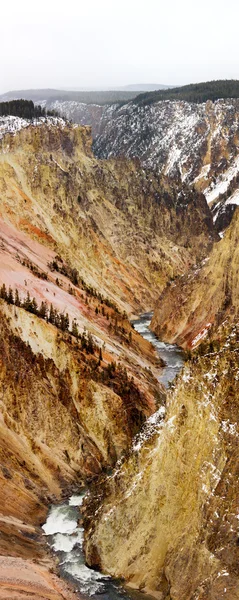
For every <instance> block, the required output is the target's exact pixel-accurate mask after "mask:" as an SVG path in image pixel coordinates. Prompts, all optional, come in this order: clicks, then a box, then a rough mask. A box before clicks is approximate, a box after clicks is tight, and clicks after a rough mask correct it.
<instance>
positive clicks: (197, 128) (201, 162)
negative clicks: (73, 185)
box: [94, 100, 239, 214]
mask: <svg viewBox="0 0 239 600" xmlns="http://www.w3.org/2000/svg"><path fill="white" fill-rule="evenodd" d="M238 129H239V100H218V101H216V102H214V103H213V102H210V101H208V102H206V103H203V104H190V103H188V102H183V101H176V100H175V101H160V102H156V103H154V104H150V105H146V106H144V105H140V104H137V103H134V102H133V101H132V102H130V103H128V104H125V105H124V106H121V107H119V106H109V107H107V108H106V109H105V111H104V114H103V115H102V118H101V124H100V127H99V134H98V135H97V136H96V139H95V142H94V151H95V154H96V155H97V156H98V157H100V158H108V157H111V156H117V155H122V154H123V155H126V156H127V157H138V158H140V160H141V162H142V163H143V165H144V166H145V167H146V168H150V169H154V170H156V171H158V172H160V173H164V174H165V175H168V176H169V177H173V178H175V177H176V178H179V179H181V180H182V181H183V182H184V181H185V182H187V183H189V184H191V185H193V186H195V187H196V188H197V189H198V190H200V191H203V192H204V193H205V196H206V198H207V201H208V203H209V204H210V205H211V204H212V203H214V202H216V201H218V200H219V199H220V195H221V194H228V190H229V187H230V185H231V183H232V181H234V179H235V177H236V175H237V173H238V172H239V154H238V152H239V137H238ZM233 198H234V197H232V198H231V203H230V207H231V206H232V205H233V206H234V208H235V204H236V203H234V200H233ZM223 206H224V202H223ZM226 206H227V205H226ZM225 212H226V213H228V212H229V213H230V214H231V213H232V209H231V208H230V210H229V211H228V209H227V208H224V213H225Z"/></svg>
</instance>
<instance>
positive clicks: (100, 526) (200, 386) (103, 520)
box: [85, 323, 239, 600]
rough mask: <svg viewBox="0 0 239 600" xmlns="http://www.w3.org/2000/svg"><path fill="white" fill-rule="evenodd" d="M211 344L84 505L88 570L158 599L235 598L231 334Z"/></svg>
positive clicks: (234, 333) (234, 357)
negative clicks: (92, 568) (90, 567)
mask: <svg viewBox="0 0 239 600" xmlns="http://www.w3.org/2000/svg"><path fill="white" fill-rule="evenodd" d="M219 338H220V343H219V345H218V348H217V350H219V351H218V352H214V351H212V350H210V347H208V348H207V351H206V353H205V355H204V356H203V357H198V358H197V357H194V361H193V363H192V362H191V363H188V364H187V365H186V366H185V368H184V371H183V373H182V375H181V376H180V377H179V379H178V381H177V384H176V386H175V389H174V390H173V391H171V393H169V395H168V397H167V404H166V416H165V418H164V417H163V413H162V410H159V411H158V413H156V414H155V415H154V416H153V417H151V418H150V419H149V421H148V423H147V426H146V427H145V429H144V430H143V432H142V433H141V435H140V436H138V437H137V438H136V439H135V442H134V445H133V448H132V451H131V454H130V455H129V457H128V459H127V460H126V461H124V462H123V463H119V465H118V467H116V470H115V471H114V472H113V474H112V476H110V477H108V478H106V480H104V481H103V482H102V485H101V487H100V486H97V488H96V490H95V492H94V491H93V492H92V495H91V496H90V497H89V498H88V501H87V503H86V506H85V523H86V528H87V533H86V542H85V549H86V556H87V560H88V563H89V564H91V565H94V566H100V568H101V569H103V571H104V572H106V573H110V574H112V575H114V576H121V577H124V578H125V579H126V581H127V583H128V584H129V585H130V586H133V587H137V588H140V589H141V590H144V591H146V592H149V593H151V594H153V595H154V596H155V597H156V598H158V599H160V600H163V599H165V600H166V599H167V600H181V599H182V598H183V599H184V600H195V599H197V600H208V599H209V598H210V600H218V599H219V598H220V599H223V598H227V599H228V600H236V598H238V594H239V571H238V552H239V550H238V486H237V480H238V460H237V459H238V439H239V437H238V436H239V431H238V418H239V413H238V359H239V356H238V341H239V330H238V326H233V327H232V328H231V327H230V326H229V325H228V324H227V323H224V326H223V327H221V329H220V331H219ZM92 514H94V515H95V517H94V519H92V516H91V515H92Z"/></svg>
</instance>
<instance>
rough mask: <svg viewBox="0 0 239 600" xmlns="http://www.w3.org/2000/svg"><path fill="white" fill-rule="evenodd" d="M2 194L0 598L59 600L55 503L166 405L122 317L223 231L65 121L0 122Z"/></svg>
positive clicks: (125, 447)
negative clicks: (44, 534)
mask: <svg viewBox="0 0 239 600" xmlns="http://www.w3.org/2000/svg"><path fill="white" fill-rule="evenodd" d="M0 195H1V209H0V296H1V298H2V299H1V301H0V311H1V319H0V345H1V353H0V354H1V362H0V381H1V386H0V402H1V405H0V406H1V418H0V454H1V471H0V474H1V482H2V485H1V486H0V487H1V491H0V496H1V507H2V508H1V515H0V532H1V537H0V555H1V557H2V558H1V560H0V597H4V594H5V597H6V598H9V599H10V598H11V599H12V600H13V599H15V598H16V597H18V595H19V596H20V594H21V598H24V600H25V598H27V597H29V594H30V595H32V597H33V598H36V600H40V598H41V599H42V598H46V599H47V600H48V598H49V600H50V599H51V598H52V599H54V600H60V599H61V598H64V597H67V598H68V597H69V598H70V595H69V596H67V594H68V592H67V590H66V591H65V590H64V589H63V588H62V587H61V584H60V582H59V580H58V579H56V578H55V577H54V576H53V575H52V574H51V573H50V572H49V566H50V565H51V568H52V563H51V561H50V558H49V557H48V556H47V552H46V548H45V545H44V543H43V542H42V538H41V536H40V531H39V524H40V523H42V521H44V519H45V516H46V511H47V506H48V505H49V503H51V502H54V501H57V500H58V499H60V498H61V497H62V494H63V493H69V492H70V491H71V490H72V489H74V487H75V486H76V485H77V486H79V485H82V484H83V482H84V481H86V480H87V481H88V480H89V479H92V478H95V477H99V474H100V473H101V472H102V471H104V470H105V469H106V468H108V467H110V468H112V467H113V466H114V464H115V462H116V460H117V459H118V458H120V457H121V456H122V454H123V453H125V452H128V451H129V447H130V444H131V441H132V437H133V436H134V435H135V433H136V432H137V431H139V429H140V427H141V426H142V424H143V423H144V421H145V419H146V418H147V417H149V416H150V415H151V414H152V413H153V412H154V411H155V410H156V408H157V407H158V406H159V405H162V404H164V401H165V390H164V389H162V386H160V385H159V384H158V382H157V379H156V376H157V375H158V372H159V368H160V367H161V365H160V362H159V361H158V360H157V359H156V356H155V353H154V351H153V349H152V347H151V345H150V344H149V343H148V342H147V341H145V340H142V338H141V337H140V336H139V334H137V333H136V332H134V330H133V329H132V327H131V325H130V323H129V320H128V318H127V314H126V312H127V313H130V314H134V313H136V312H139V311H142V310H144V309H145V310H147V309H148V308H151V307H152V304H153V302H154V301H155V299H156V298H157V297H158V294H159V293H161V291H162V289H163V288H164V287H165V285H166V283H167V281H168V280H169V279H170V278H172V277H174V276H175V275H178V274H181V273H183V272H185V270H187V269H188V268H189V267H190V265H191V264H194V262H195V260H199V259H202V257H204V256H205V254H206V253H208V251H209V250H210V248H211V247H212V244H213V241H214V240H217V235H216V234H215V232H214V229H213V224H212V216H211V213H210V210H209V208H208V206H207V204H206V201H205V199H204V197H203V195H202V194H200V193H197V192H193V191H192V190H191V189H189V188H188V187H187V186H186V185H185V186H184V187H183V188H182V189H181V190H179V188H178V184H177V182H174V181H169V180H168V179H167V178H160V177H159V176H158V175H156V174H154V173H153V172H151V171H149V170H142V168H141V166H140V163H139V161H137V160H132V161H128V160H127V159H112V160H109V161H103V160H102V161H101V160H97V159H95V158H94V157H93V155H92V152H91V137H90V130H89V128H82V127H78V126H75V125H70V124H66V123H65V122H64V121H63V120H61V119H58V118H50V119H44V118H42V119H39V120H38V121H36V122H35V123H29V122H28V121H24V120H22V119H18V118H13V117H8V118H1V119H0ZM195 223H196V227H193V225H194V224H195ZM125 311H126V312H125ZM16 497H17V498H18V502H17V504H16ZM3 557H4V558H3ZM13 559H14V561H15V562H14V561H13ZM32 560H33V561H34V565H35V566H34V568H33V563H32ZM1 565H2V566H1ZM53 570H54V567H53ZM20 571H22V578H20ZM10 573H12V575H11V576H10ZM14 573H15V577H14V576H13V575H14ZM1 594H2V595H1ZM64 594H65V596H64ZM69 594H70V592H69Z"/></svg>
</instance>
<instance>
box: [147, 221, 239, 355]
mask: <svg viewBox="0 0 239 600" xmlns="http://www.w3.org/2000/svg"><path fill="white" fill-rule="evenodd" d="M238 236H239V213H238V211H236V213H235V215H234V217H233V220H232V222H231V225H230V227H229V228H228V230H227V231H226V232H225V235H224V238H223V239H222V240H221V241H220V242H219V244H216V245H215V247H214V249H213V251H212V252H211V254H210V256H209V258H208V259H207V260H205V261H203V263H202V264H201V265H198V266H196V267H195V268H194V269H193V270H192V271H191V272H190V273H189V274H187V275H184V276H183V277H182V278H179V279H178V280H176V281H175V282H173V283H171V285H169V286H168V287H167V288H166V290H165V291H164V292H163V294H162V295H161V297H160V298H159V300H158V302H157V305H156V310H155V313H154V316H153V320H152V323H151V328H152V329H153V331H155V333H156V334H157V335H158V336H159V337H162V338H163V339H165V340H168V341H171V342H172V341H174V342H177V343H178V344H180V345H182V346H183V347H192V348H194V347H195V346H196V345H197V344H199V343H200V342H201V341H202V339H203V338H204V337H205V336H206V335H207V333H208V332H209V330H210V329H211V327H212V325H215V326H217V325H218V323H220V322H222V320H223V319H224V318H225V316H227V315H230V318H231V319H234V318H237V316H238V309H239V304H238V298H239V290H238V261H239V257H238Z"/></svg>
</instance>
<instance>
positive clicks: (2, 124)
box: [0, 115, 66, 139]
mask: <svg viewBox="0 0 239 600" xmlns="http://www.w3.org/2000/svg"><path fill="white" fill-rule="evenodd" d="M43 124H47V125H53V126H55V127H65V125H66V122H65V121H64V119H61V118H59V117H40V118H39V119H34V120H32V121H31V120H29V119H22V118H21V117H13V116H11V115H9V116H7V117H0V139H1V138H2V137H4V136H5V135H6V134H7V133H13V134H15V133H16V132H17V131H20V130H21V129H24V128H25V127H29V126H30V125H43Z"/></svg>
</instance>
